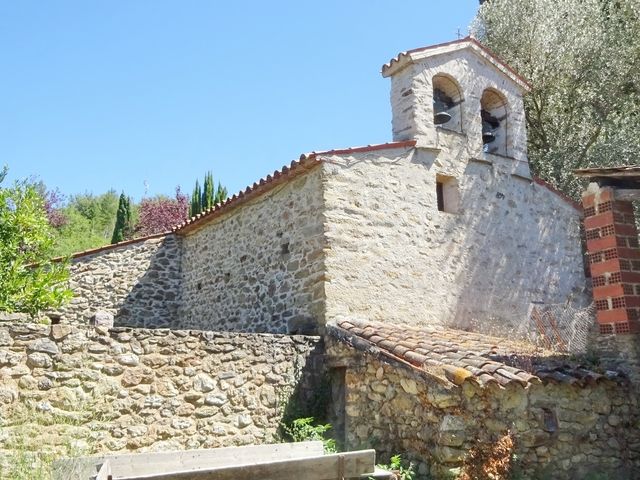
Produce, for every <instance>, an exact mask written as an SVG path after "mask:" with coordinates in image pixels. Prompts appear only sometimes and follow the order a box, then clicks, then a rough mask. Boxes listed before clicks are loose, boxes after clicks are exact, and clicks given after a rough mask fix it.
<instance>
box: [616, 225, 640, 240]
mask: <svg viewBox="0 0 640 480" xmlns="http://www.w3.org/2000/svg"><path fill="white" fill-rule="evenodd" d="M613 227H614V228H615V229H616V235H625V236H627V237H635V236H637V235H638V230H637V229H636V226H635V225H629V224H626V223H614V224H613Z"/></svg>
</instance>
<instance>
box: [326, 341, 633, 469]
mask: <svg viewBox="0 0 640 480" xmlns="http://www.w3.org/2000/svg"><path fill="white" fill-rule="evenodd" d="M332 342H333V341H332ZM327 353H328V354H329V355H330V357H331V358H333V364H334V365H336V364H340V362H341V360H342V361H344V359H345V358H347V359H350V360H349V361H347V362H346V363H343V364H344V365H347V367H346V369H344V370H342V371H344V387H343V390H344V404H343V409H344V413H345V426H344V429H345V444H346V447H347V448H349V449H358V448H375V449H376V450H377V451H378V453H379V454H380V455H381V458H382V459H385V458H386V457H388V456H390V455H393V454H396V453H402V454H403V456H404V458H405V459H407V460H411V461H413V462H415V463H416V464H417V470H418V472H419V474H420V475H419V478H426V477H427V476H428V475H429V474H430V475H432V476H433V477H430V478H436V479H438V478H451V477H450V476H448V475H455V476H457V474H459V473H460V467H461V465H462V460H463V457H464V455H465V454H466V453H467V452H469V451H470V450H471V449H472V448H474V447H477V446H479V445H485V446H491V445H495V442H496V441H497V440H498V439H499V438H500V437H502V436H504V435H505V434H506V433H507V431H509V430H510V431H511V432H512V433H513V437H514V439H515V450H514V452H513V453H515V454H516V458H517V462H516V470H517V471H519V473H520V474H521V477H520V478H554V479H583V478H585V475H586V474H587V473H588V472H591V473H592V474H598V473H600V474H604V475H605V476H602V477H598V478H616V479H620V480H631V479H633V478H638V476H637V475H639V474H640V432H639V430H638V429H637V426H638V422H639V421H640V413H639V410H638V397H637V396H636V395H635V394H633V393H632V392H631V390H630V388H629V386H628V385H626V386H621V385H617V384H616V383H614V382H610V381H604V382H602V383H598V384H594V385H591V386H586V387H578V386H571V385H565V384H557V385H554V384H547V385H542V384H540V385H532V386H530V387H529V388H528V389H524V388H522V387H521V386H517V385H512V386H510V387H508V388H506V389H499V388H497V387H496V388H481V387H479V386H476V385H473V384H472V383H471V382H465V383H464V384H463V386H462V387H456V386H453V385H452V384H450V385H445V384H443V383H441V382H440V381H436V379H435V378H431V377H429V376H428V375H421V374H418V373H417V372H416V371H415V370H412V369H409V368H406V367H403V366H399V365H397V364H394V365H390V364H387V363H382V362H380V361H379V360H377V359H376V358H373V357H370V356H367V357H366V358H365V359H361V360H360V361H358V360H354V359H353V357H352V353H353V352H352V351H349V350H345V347H344V346H343V345H341V344H335V343H331V344H330V346H329V347H328V352H327ZM455 476H454V477H453V478H455ZM594 478H595V477H594Z"/></svg>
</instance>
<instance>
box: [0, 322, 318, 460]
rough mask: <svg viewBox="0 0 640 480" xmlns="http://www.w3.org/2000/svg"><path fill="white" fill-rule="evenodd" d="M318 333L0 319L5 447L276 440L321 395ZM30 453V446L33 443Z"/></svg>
mask: <svg viewBox="0 0 640 480" xmlns="http://www.w3.org/2000/svg"><path fill="white" fill-rule="evenodd" d="M321 355H322V342H321V340H320V339H319V338H318V337H303V336H284V335H266V334H265V335H261V334H231V333H213V332H201V331H185V330H173V331H170V330H164V329H153V330H149V329H126V328H114V329H111V330H107V329H105V328H103V327H97V328H95V329H94V328H92V327H75V326H68V325H53V326H51V327H47V326H40V325H33V324H20V325H18V324H9V325H7V324H3V325H0V378H2V384H1V385H0V420H1V425H2V428H1V429H0V450H2V449H11V448H15V446H16V445H20V444H22V443H26V444H28V445H27V448H30V447H36V448H37V449H38V450H39V451H47V450H51V449H58V450H63V447H65V446H66V445H68V444H69V443H73V444H74V445H75V446H78V445H79V446H81V447H82V449H81V450H82V453H91V452H120V451H123V452H124V451H131V450H133V451H135V450H143V449H144V450H163V449H165V450H166V449H184V448H208V447H219V446H232V445H246V444H257V443H267V442H274V441H276V440H277V438H278V435H277V430H278V427H279V422H280V419H281V418H282V416H283V414H284V412H285V410H286V408H287V402H288V401H289V400H290V399H292V401H293V402H294V403H296V402H302V403H301V404H302V405H304V404H305V402H306V401H307V400H309V398H310V397H311V396H313V395H314V393H313V392H315V391H317V386H316V385H315V384H314V381H315V379H318V378H321V375H320V371H319V370H318V369H319V368H320V366H321V363H322V361H321V360H322V356H321ZM22 448H24V447H22Z"/></svg>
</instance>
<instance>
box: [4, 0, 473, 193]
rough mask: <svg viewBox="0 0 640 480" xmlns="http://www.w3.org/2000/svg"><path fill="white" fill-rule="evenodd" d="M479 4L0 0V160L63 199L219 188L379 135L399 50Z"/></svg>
mask: <svg viewBox="0 0 640 480" xmlns="http://www.w3.org/2000/svg"><path fill="white" fill-rule="evenodd" d="M477 6H478V2H477V0H449V1H444V0H439V1H438V0H422V1H413V0H409V1H404V2H398V1H395V2H394V1H381V0H368V1H359V0H358V1H355V0H354V1H345V0H342V1H335V0H325V1H322V2H300V1H297V2H287V1H277V0H273V1H269V2H266V1H262V2H259V1H236V2H217V1H213V0H209V1H204V0H203V1H200V0H184V1H177V0H174V1H163V0H128V1H125V0H120V1H115V0H111V1H97V0H96V1H85V0H83V1H68V0H59V1H55V2H42V1H40V2H35V1H29V0H20V1H11V0H0V72H2V73H1V74H0V164H3V163H6V164H8V165H9V168H10V176H9V178H10V179H15V178H23V177H26V176H30V175H36V176H38V177H39V178H40V179H41V180H43V181H44V182H45V183H46V184H47V185H48V186H49V187H58V188H60V190H61V191H62V192H63V193H65V194H73V193H81V192H85V191H90V192H93V193H101V192H104V191H106V190H108V189H109V188H115V189H116V190H117V191H121V190H124V191H125V192H126V193H128V194H129V195H131V196H133V197H134V198H136V199H139V198H140V197H142V196H143V195H144V194H145V182H146V184H147V186H148V187H147V194H148V195H154V194H157V193H165V194H171V193H172V192H173V190H174V188H175V186H176V185H181V186H182V188H183V191H187V192H190V191H191V188H192V186H193V183H194V181H195V179H196V177H202V176H203V174H204V172H205V171H206V170H212V171H213V173H214V177H215V178H216V180H221V181H222V182H223V184H225V185H226V186H227V187H228V188H229V190H230V192H235V191H237V190H239V189H242V188H244V187H245V186H246V185H247V184H250V183H253V182H254V181H255V180H257V179H259V178H260V177H263V176H265V175H266V174H267V173H270V172H273V170H275V169H278V168H280V167H281V166H282V165H284V164H287V163H289V162H290V161H291V160H294V159H297V158H298V157H299V155H300V154H301V153H304V152H309V151H312V150H323V149H330V148H343V147H349V146H356V145H366V144H370V143H380V142H386V141H389V140H390V139H391V124H390V122H391V120H390V106H389V80H388V79H384V78H382V77H381V75H380V73H379V72H380V67H381V65H382V64H383V63H385V62H387V61H388V60H389V59H390V58H391V57H393V56H395V55H396V54H397V53H398V52H400V51H403V50H408V49H411V48H415V47H420V46H424V45H429V44H433V43H439V42H444V41H449V40H452V39H455V38H456V33H457V31H458V29H460V32H461V33H462V34H463V35H466V33H467V27H468V25H469V23H470V22H471V20H472V18H473V16H474V15H475V11H476V9H477Z"/></svg>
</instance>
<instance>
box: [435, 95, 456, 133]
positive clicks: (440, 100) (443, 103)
mask: <svg viewBox="0 0 640 480" xmlns="http://www.w3.org/2000/svg"><path fill="white" fill-rule="evenodd" d="M451 107H453V100H452V99H451V97H448V96H447V95H446V94H445V93H444V92H443V91H442V90H438V89H436V90H434V92H433V123H434V124H436V125H442V124H444V123H447V122H448V121H449V120H451V115H450V114H449V112H447V110H449V109H450V108H451Z"/></svg>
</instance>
